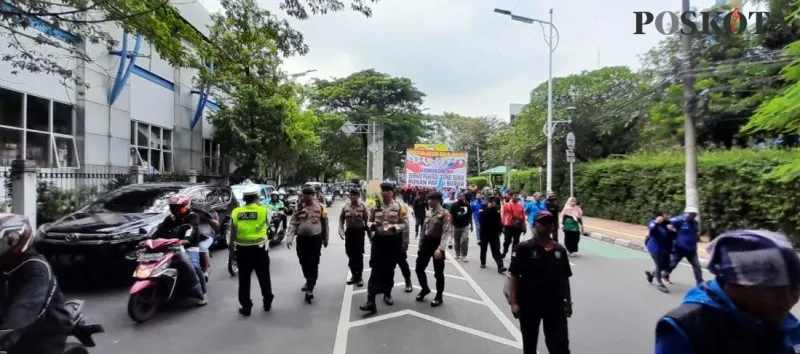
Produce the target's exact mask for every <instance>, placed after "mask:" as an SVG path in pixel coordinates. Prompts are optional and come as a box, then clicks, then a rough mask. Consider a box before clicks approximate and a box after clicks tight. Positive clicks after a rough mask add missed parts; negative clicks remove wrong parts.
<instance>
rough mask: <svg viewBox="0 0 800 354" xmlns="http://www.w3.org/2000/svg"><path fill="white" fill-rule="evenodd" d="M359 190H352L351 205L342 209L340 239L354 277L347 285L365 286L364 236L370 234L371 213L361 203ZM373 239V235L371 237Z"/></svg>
mask: <svg viewBox="0 0 800 354" xmlns="http://www.w3.org/2000/svg"><path fill="white" fill-rule="evenodd" d="M359 194H360V193H359V191H358V189H351V190H350V203H347V204H345V206H344V207H342V214H341V215H339V237H340V238H341V239H342V240H344V250H345V253H346V254H347V258H348V264H347V265H348V267H350V274H352V276H351V277H350V279H349V280H347V285H351V284H356V285H357V286H359V287H362V286H364V279H363V277H362V274H363V272H364V234H365V233H367V232H368V229H367V221H368V220H369V211H368V210H367V206H366V205H364V203H362V202H361V200H360V198H361V196H360V195H359ZM369 238H370V239H372V235H371V234H370V235H369Z"/></svg>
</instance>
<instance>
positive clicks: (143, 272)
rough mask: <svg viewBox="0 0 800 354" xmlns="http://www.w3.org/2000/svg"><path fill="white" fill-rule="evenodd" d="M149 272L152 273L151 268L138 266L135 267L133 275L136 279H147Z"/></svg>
mask: <svg viewBox="0 0 800 354" xmlns="http://www.w3.org/2000/svg"><path fill="white" fill-rule="evenodd" d="M150 274H153V269H152V268H138V269H136V273H134V274H133V276H134V277H135V278H136V279H147V278H150Z"/></svg>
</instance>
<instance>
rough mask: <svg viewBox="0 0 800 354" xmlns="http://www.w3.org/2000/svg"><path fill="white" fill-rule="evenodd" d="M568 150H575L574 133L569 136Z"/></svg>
mask: <svg viewBox="0 0 800 354" xmlns="http://www.w3.org/2000/svg"><path fill="white" fill-rule="evenodd" d="M567 149H568V150H575V134H572V132H569V134H567Z"/></svg>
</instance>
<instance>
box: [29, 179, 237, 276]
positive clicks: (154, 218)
mask: <svg viewBox="0 0 800 354" xmlns="http://www.w3.org/2000/svg"><path fill="white" fill-rule="evenodd" d="M174 194H186V195H188V196H190V197H191V198H192V200H193V202H202V203H205V204H207V205H208V206H210V207H211V208H213V209H214V210H215V211H217V213H218V214H219V218H220V223H221V224H222V227H221V232H220V233H219V234H218V235H217V238H216V242H217V243H219V244H225V242H226V240H227V239H228V238H227V235H228V234H229V232H230V215H231V211H232V210H233V208H235V207H236V206H238V203H237V201H236V200H235V199H236V197H235V196H233V193H231V191H230V188H227V187H220V186H212V185H204V184H190V183H144V184H134V185H129V186H124V187H122V188H119V189H117V190H115V191H112V192H110V193H108V194H106V195H103V196H101V197H100V198H98V199H97V200H95V201H94V202H92V203H91V204H89V205H87V206H85V207H83V208H82V209H80V210H78V211H76V212H74V213H72V214H69V215H67V216H65V217H63V218H61V219H59V220H57V221H54V222H51V223H49V224H45V225H42V226H41V227H40V228H39V230H37V237H38V241H37V244H36V249H37V250H38V251H39V252H40V253H42V254H43V255H45V257H47V259H48V260H49V261H50V263H51V264H53V266H54V267H55V268H63V267H71V266H81V265H97V266H101V267H103V266H114V265H122V264H125V263H126V258H125V255H126V254H127V253H128V252H130V251H132V250H134V249H136V247H137V245H138V244H139V242H140V241H142V240H144V239H146V238H147V237H148V236H149V234H150V232H151V231H153V230H154V228H155V227H156V226H158V224H159V223H161V221H163V220H164V218H165V217H167V216H168V215H169V206H168V199H169V197H170V196H171V195H174Z"/></svg>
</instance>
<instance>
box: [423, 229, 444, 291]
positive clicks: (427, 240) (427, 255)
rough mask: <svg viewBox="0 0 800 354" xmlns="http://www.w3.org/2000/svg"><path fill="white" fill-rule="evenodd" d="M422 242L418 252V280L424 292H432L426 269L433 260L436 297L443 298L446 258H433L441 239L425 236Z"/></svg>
mask: <svg viewBox="0 0 800 354" xmlns="http://www.w3.org/2000/svg"><path fill="white" fill-rule="evenodd" d="M423 237H424V238H423V239H422V241H420V244H419V251H417V264H416V272H417V280H419V286H420V287H421V288H422V289H423V290H428V291H430V289H431V288H430V287H429V286H428V276H427V274H425V268H428V263H430V261H431V259H433V277H434V278H435V279H436V296H437V297H441V296H442V293H443V292H444V257H442V259H435V258H433V254H434V253H435V252H436V250H437V249H438V248H439V243H440V242H441V241H442V240H441V238H439V237H431V236H423Z"/></svg>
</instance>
